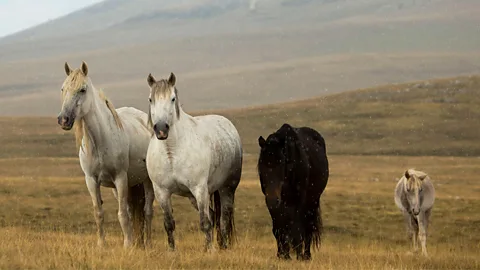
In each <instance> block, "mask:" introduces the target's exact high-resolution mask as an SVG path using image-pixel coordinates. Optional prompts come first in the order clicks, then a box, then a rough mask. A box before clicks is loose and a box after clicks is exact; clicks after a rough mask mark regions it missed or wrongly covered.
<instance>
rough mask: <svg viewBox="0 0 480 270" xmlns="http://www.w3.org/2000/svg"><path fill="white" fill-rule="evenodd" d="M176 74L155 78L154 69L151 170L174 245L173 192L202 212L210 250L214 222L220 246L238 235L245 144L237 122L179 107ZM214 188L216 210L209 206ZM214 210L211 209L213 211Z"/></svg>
mask: <svg viewBox="0 0 480 270" xmlns="http://www.w3.org/2000/svg"><path fill="white" fill-rule="evenodd" d="M175 80H176V79H175V75H174V74H173V73H171V74H170V77H169V78H168V80H163V79H162V80H160V81H156V80H155V78H154V77H153V76H152V75H151V74H149V76H148V79H147V81H148V84H149V86H150V97H149V101H150V110H149V125H150V127H151V128H152V132H153V133H155V136H152V139H151V141H150V145H149V147H148V153H147V169H148V174H149V175H150V178H151V179H152V182H153V187H154V190H155V197H156V199H157V201H158V202H159V203H160V206H161V207H162V209H163V212H164V225H165V230H166V231H167V234H168V244H169V247H170V249H171V250H174V249H175V240H174V237H173V231H174V230H175V221H174V219H173V215H172V204H171V195H172V194H177V195H180V196H184V197H188V198H190V200H191V202H192V204H193V205H194V207H195V208H196V209H197V210H199V212H200V226H201V229H202V231H203V232H204V233H205V237H206V240H205V250H208V249H210V248H211V242H212V238H213V235H212V230H213V226H216V227H217V241H218V244H219V245H220V248H222V249H224V248H227V247H228V246H229V244H230V243H231V240H233V239H232V238H233V236H234V220H233V216H234V197H235V190H236V188H237V186H238V183H239V182H240V176H241V173H242V146H241V142H240V136H239V134H238V132H237V130H236V128H235V126H234V125H233V124H232V123H231V122H230V121H229V120H228V119H226V118H225V117H223V116H219V115H205V116H197V117H192V116H191V115H189V114H187V113H185V112H184V111H183V110H182V108H181V107H180V104H179V100H178V93H177V89H176V87H175ZM212 194H213V199H214V209H215V210H214V211H212V210H210V198H211V195H212ZM210 212H212V213H210Z"/></svg>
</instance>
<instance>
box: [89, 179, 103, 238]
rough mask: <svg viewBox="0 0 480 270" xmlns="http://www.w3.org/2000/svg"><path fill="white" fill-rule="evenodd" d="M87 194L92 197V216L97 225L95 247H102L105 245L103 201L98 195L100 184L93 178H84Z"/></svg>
mask: <svg viewBox="0 0 480 270" xmlns="http://www.w3.org/2000/svg"><path fill="white" fill-rule="evenodd" d="M85 182H86V184H87V188H88V192H89V193H90V196H91V197H92V203H93V215H94V217H95V223H96V224H97V245H98V246H100V247H103V246H104V245H105V232H104V230H103V223H104V219H103V207H102V204H103V201H102V196H101V193H100V184H99V183H97V181H95V179H94V178H93V177H88V176H87V177H85Z"/></svg>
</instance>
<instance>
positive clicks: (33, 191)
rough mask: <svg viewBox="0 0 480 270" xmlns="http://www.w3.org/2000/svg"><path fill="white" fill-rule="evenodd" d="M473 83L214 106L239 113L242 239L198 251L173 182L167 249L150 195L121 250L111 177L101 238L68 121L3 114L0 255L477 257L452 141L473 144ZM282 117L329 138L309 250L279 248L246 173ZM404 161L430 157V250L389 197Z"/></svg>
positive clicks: (13, 262)
mask: <svg viewBox="0 0 480 270" xmlns="http://www.w3.org/2000/svg"><path fill="white" fill-rule="evenodd" d="M479 90H480V76H472V77H456V78H450V79H441V80H431V81H428V82H412V83H407V84H401V85H387V86H380V87H376V88H370V89H363V90H357V91H352V92H347V93H342V94H337V95H331V96H327V97H322V98H315V99H310V100H304V101H295V102H291V103H287V104H274V105H269V106H261V107H254V108H246V109H237V110H228V111H216V113H220V114H223V115H226V116H228V117H229V118H230V119H232V120H233V121H234V122H235V124H236V126H237V128H238V129H239V131H240V133H241V136H242V140H243V143H244V146H245V154H246V155H245V166H244V167H243V170H242V180H241V183H240V185H239V187H238V189H237V192H236V198H235V222H236V224H235V227H236V229H237V240H238V242H237V243H236V245H235V246H234V247H233V249H232V250H228V251H219V250H217V251H213V252H210V253H203V252H199V250H201V248H202V246H203V241H204V235H203V234H202V233H201V231H200V229H199V222H198V213H197V212H196V211H195V210H194V209H193V207H192V206H191V204H190V202H189V201H188V199H186V198H182V197H179V196H173V202H172V204H173V209H174V217H175V220H176V230H175V236H176V239H177V248H178V249H177V250H176V251H175V252H169V251H168V250H167V244H166V234H165V230H164V229H163V215H162V211H161V210H160V209H159V208H158V206H156V207H155V214H154V218H153V247H152V248H151V249H147V250H129V251H123V250H122V247H121V246H122V235H121V229H120V226H119V224H118V220H117V207H118V203H117V202H116V201H115V198H114V197H113V194H112V192H111V191H110V190H109V189H107V188H102V200H103V201H104V204H103V206H104V210H105V231H106V235H107V247H106V248H104V249H98V248H97V247H96V246H95V244H96V238H95V222H94V217H93V215H92V210H91V209H92V208H91V199H90V196H89V194H88V191H87V188H86V187H85V181H84V176H83V174H82V171H81V170H80V166H79V163H78V159H77V158H76V157H75V149H74V139H73V136H72V134H71V133H67V132H63V131H62V130H61V129H60V128H59V127H58V126H57V124H56V121H55V119H54V118H51V117H49V118H31V117H30V118H26V117H10V118H6V117H3V118H0V125H1V126H2V131H1V132H0V145H2V148H1V151H0V194H1V196H0V203H1V204H2V207H1V208H0V235H1V236H2V240H4V241H2V242H1V243H0V258H1V259H0V268H5V269H26V268H28V269H30V268H34V269H37V268H51V269H79V268H81V269H118V268H122V269H153V268H175V269H198V268H204V269H239V268H241V269H272V268H274V269H449V270H450V269H478V268H479V266H480V260H479V257H478V250H479V248H480V246H479V243H480V226H479V225H480V218H479V215H478V211H479V209H480V200H479V197H478V193H479V192H480V184H479V182H478V175H479V174H480V159H478V158H476V157H452V156H450V155H459V156H478V155H479V153H480V149H479V148H480V147H479V144H478V139H479V135H478V134H479V133H478V130H479V128H480V124H479V120H478V119H479V116H480V106H479V105H480V91H479ZM204 113H205V112H196V113H195V114H204ZM283 122H289V123H292V124H295V125H309V126H312V127H315V128H317V129H318V130H319V131H320V132H321V133H322V134H323V135H324V136H325V138H326V140H327V144H328V152H329V161H330V169H331V170H330V171H331V175H330V178H329V183H328V185H327V188H326V190H325V192H324V194H322V199H321V205H322V215H323V222H324V228H325V234H324V237H323V241H322V246H321V248H320V250H314V251H313V259H312V261H311V262H297V261H295V260H292V261H288V262H285V261H279V260H277V259H276V256H275V254H276V246H275V240H274V237H273V235H272V233H271V219H270V216H269V214H268V210H267V207H266V206H265V199H264V197H263V194H262V193H261V188H260V185H259V181H258V176H257V173H256V164H255V163H256V161H257V156H256V151H257V148H258V147H257V138H258V136H259V135H264V136H266V135H268V133H270V132H272V131H274V130H275V129H277V128H278V127H279V126H280V125H281V124H282V123H283ZM340 154H347V155H340ZM373 154H379V155H378V156H373ZM395 155H407V156H395ZM411 155H417V156H415V157H412V156H411ZM427 155H438V156H434V157H432V156H430V157H428V156H427ZM440 155H444V156H443V157H442V156H440ZM447 155H448V156H447ZM412 167H414V168H417V169H421V170H424V171H426V172H427V173H428V174H429V175H430V176H431V178H432V180H433V183H434V185H435V189H436V198H437V199H436V201H435V206H434V209H433V211H432V217H431V218H432V220H431V221H432V222H431V223H430V225H429V229H428V239H427V247H428V251H429V254H430V258H428V259H426V258H423V257H421V256H417V255H413V254H412V253H409V251H410V250H411V248H410V247H411V242H410V241H408V240H407V238H406V234H405V225H404V223H403V217H402V215H401V212H400V211H399V210H398V209H397V208H396V206H395V204H394V202H393V190H394V187H395V184H396V181H397V180H398V178H399V177H401V175H402V174H403V172H404V169H406V168H412Z"/></svg>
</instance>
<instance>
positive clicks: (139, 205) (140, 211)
mask: <svg viewBox="0 0 480 270" xmlns="http://www.w3.org/2000/svg"><path fill="white" fill-rule="evenodd" d="M129 201H130V205H129V206H130V207H131V209H132V210H131V213H132V220H133V237H134V243H135V246H137V247H140V248H143V247H144V240H143V235H144V226H145V188H144V186H143V183H142V184H138V185H136V186H133V187H130V188H129Z"/></svg>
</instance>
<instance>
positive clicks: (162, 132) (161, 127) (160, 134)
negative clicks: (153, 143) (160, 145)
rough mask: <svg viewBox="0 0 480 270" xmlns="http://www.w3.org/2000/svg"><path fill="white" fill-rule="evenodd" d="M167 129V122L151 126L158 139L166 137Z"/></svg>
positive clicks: (168, 127) (168, 128)
mask: <svg viewBox="0 0 480 270" xmlns="http://www.w3.org/2000/svg"><path fill="white" fill-rule="evenodd" d="M169 130H170V126H169V125H168V124H167V123H156V124H155V125H154V126H153V131H154V132H155V136H156V137H157V139H159V140H166V139H167V138H168V131H169Z"/></svg>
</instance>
